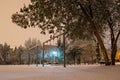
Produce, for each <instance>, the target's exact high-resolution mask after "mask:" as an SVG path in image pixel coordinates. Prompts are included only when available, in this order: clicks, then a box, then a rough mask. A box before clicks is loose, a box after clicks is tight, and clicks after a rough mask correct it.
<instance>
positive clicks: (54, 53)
mask: <svg viewBox="0 0 120 80" xmlns="http://www.w3.org/2000/svg"><path fill="white" fill-rule="evenodd" d="M52 53H53V56H54V62H55V57H56V56H57V51H53V52H52Z"/></svg>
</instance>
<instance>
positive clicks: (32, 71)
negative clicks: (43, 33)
mask: <svg viewBox="0 0 120 80" xmlns="http://www.w3.org/2000/svg"><path fill="white" fill-rule="evenodd" d="M119 75H120V65H116V66H104V65H98V64H97V65H68V66H67V67H66V68H64V67H63V66H62V65H61V66H55V65H54V66H51V65H48V66H46V65H45V67H42V66H41V65H39V66H38V67H36V66H35V65H30V66H28V65H0V80H119V79H120V76H119Z"/></svg>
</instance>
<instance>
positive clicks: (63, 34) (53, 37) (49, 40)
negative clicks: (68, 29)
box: [29, 33, 66, 67]
mask: <svg viewBox="0 0 120 80" xmlns="http://www.w3.org/2000/svg"><path fill="white" fill-rule="evenodd" d="M65 34H66V33H60V34H59V35H56V36H50V39H48V40H46V41H45V42H43V44H42V46H43V48H42V49H43V50H42V66H43V67H44V65H45V64H44V63H45V58H44V56H45V44H46V43H48V42H50V45H51V41H52V40H53V41H54V39H56V38H59V37H61V36H63V56H64V67H66V53H65ZM38 46H39V45H35V46H33V47H31V48H30V49H29V50H31V49H33V48H36V49H37V51H36V66H38ZM53 54H54V55H55V54H56V53H55V52H53Z"/></svg>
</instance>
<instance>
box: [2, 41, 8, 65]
mask: <svg viewBox="0 0 120 80" xmlns="http://www.w3.org/2000/svg"><path fill="white" fill-rule="evenodd" d="M9 51H10V46H9V45H8V44H7V43H5V44H4V45H2V44H1V45H0V58H1V61H2V64H6V63H7V58H8V54H9Z"/></svg>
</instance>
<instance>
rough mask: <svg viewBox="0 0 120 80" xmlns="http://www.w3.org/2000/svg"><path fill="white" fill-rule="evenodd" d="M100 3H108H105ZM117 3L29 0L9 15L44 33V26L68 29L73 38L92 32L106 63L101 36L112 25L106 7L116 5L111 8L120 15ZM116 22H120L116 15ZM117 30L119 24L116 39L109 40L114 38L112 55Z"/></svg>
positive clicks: (110, 7)
mask: <svg viewBox="0 0 120 80" xmlns="http://www.w3.org/2000/svg"><path fill="white" fill-rule="evenodd" d="M107 2H108V3H107ZM103 3H105V5H108V6H104V5H103ZM113 3H114V4H113ZM119 3H120V1H119V0H116V2H115V1H113V0H112V1H111V0H104V1H101V0H47V1H46V0H31V3H30V4H29V5H28V6H27V7H26V6H24V7H23V8H21V9H20V12H17V13H15V14H13V15H12V21H13V23H16V24H17V25H19V26H21V27H23V28H27V27H39V28H40V29H42V32H41V33H43V34H45V31H46V30H47V31H49V33H53V32H54V30H55V29H56V30H57V31H61V30H62V31H65V32H66V31H67V34H68V35H69V36H70V37H71V38H73V39H74V38H76V37H77V38H82V39H86V37H87V39H90V38H91V35H95V36H96V38H97V40H98V42H99V44H100V47H101V49H102V52H103V54H104V58H105V61H106V65H109V59H108V55H107V51H106V48H105V46H104V43H103V40H102V38H103V37H102V36H103V32H104V31H105V29H106V28H109V29H111V27H110V25H111V23H110V22H111V19H110V16H109V15H108V12H109V10H107V11H106V9H108V8H109V9H112V7H115V9H116V10H114V9H113V12H116V13H117V15H116V16H117V17H119V13H120V12H119V11H120V10H119ZM111 5H112V6H111ZM104 11H105V12H104ZM110 13H111V12H110ZM115 20H116V19H115ZM108 23H109V24H110V25H108ZM115 23H119V19H117V21H115ZM106 25H108V26H109V27H107V26H106ZM115 26H116V25H115ZM111 33H112V31H111ZM119 34H120V29H119V26H118V35H117V36H116V40H115V41H114V40H113V39H112V40H111V41H112V42H114V44H113V45H114V46H113V48H114V49H113V48H112V53H113V54H114V55H115V52H116V50H115V49H116V46H115V45H116V44H115V43H117V38H118V37H119ZM114 55H111V56H112V64H113V65H114V63H115V62H114Z"/></svg>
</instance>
